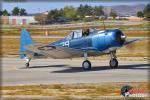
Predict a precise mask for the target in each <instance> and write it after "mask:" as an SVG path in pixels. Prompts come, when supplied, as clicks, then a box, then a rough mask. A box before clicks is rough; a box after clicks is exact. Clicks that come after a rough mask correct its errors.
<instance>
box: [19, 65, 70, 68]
mask: <svg viewBox="0 0 150 100" xmlns="http://www.w3.org/2000/svg"><path fill="white" fill-rule="evenodd" d="M65 66H68V65H48V66H30V67H29V68H26V67H22V68H20V69H32V68H48V67H65Z"/></svg>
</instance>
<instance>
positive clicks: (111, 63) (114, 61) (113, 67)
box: [109, 58, 118, 69]
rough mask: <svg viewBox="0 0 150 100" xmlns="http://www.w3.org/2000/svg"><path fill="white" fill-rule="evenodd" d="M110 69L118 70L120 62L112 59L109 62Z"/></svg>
mask: <svg viewBox="0 0 150 100" xmlns="http://www.w3.org/2000/svg"><path fill="white" fill-rule="evenodd" d="M109 65H110V68H112V69H115V68H118V61H117V59H115V58H112V59H111V60H110V62H109Z"/></svg>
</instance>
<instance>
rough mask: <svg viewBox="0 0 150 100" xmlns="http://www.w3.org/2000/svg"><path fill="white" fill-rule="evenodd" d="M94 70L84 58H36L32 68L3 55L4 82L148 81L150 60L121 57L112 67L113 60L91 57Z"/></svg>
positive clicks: (18, 60)
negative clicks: (84, 67)
mask: <svg viewBox="0 0 150 100" xmlns="http://www.w3.org/2000/svg"><path fill="white" fill-rule="evenodd" d="M91 63H92V66H93V67H92V70H91V71H83V70H82V68H81V64H82V60H81V59H73V60H69V59H63V60H62V59H38V60H32V61H31V63H30V66H31V67H30V68H29V69H26V68H25V67H24V61H23V60H22V59H19V58H2V64H1V66H2V85H19V84H51V83H100V82H147V81H148V71H150V64H149V63H148V62H147V61H123V60H122V61H119V65H120V67H119V68H118V69H110V68H109V67H108V66H109V60H102V61H101V60H91Z"/></svg>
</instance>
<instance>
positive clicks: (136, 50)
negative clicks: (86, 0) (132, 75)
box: [1, 38, 150, 57]
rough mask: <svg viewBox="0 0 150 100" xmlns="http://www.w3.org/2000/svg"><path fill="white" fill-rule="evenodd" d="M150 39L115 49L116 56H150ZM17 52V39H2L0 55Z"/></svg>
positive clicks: (43, 40)
mask: <svg viewBox="0 0 150 100" xmlns="http://www.w3.org/2000/svg"><path fill="white" fill-rule="evenodd" d="M34 40H35V41H37V42H44V43H46V42H53V41H56V40H58V39H34ZM149 43H150V40H141V41H137V42H135V43H132V44H129V45H127V46H126V47H123V48H121V49H119V50H118V51H117V56H118V57H150V55H149ZM18 53H19V39H8V38H5V39H2V40H1V55H16V54H18Z"/></svg>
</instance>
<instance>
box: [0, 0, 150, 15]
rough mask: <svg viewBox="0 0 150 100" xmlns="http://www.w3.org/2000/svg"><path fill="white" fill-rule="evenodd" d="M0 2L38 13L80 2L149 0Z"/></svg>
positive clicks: (137, 0)
mask: <svg viewBox="0 0 150 100" xmlns="http://www.w3.org/2000/svg"><path fill="white" fill-rule="evenodd" d="M33 1H34V0H32V2H31V1H30V2H29V1H27V2H2V9H3V10H4V9H7V10H8V11H9V12H11V11H12V9H13V8H14V7H16V6H17V7H19V8H25V9H26V10H27V12H28V13H38V12H43V11H47V10H51V9H55V8H58V9H60V8H63V7H65V6H67V5H72V6H74V7H78V6H79V5H80V4H88V5H91V6H95V5H102V6H112V5H135V4H148V3H149V0H124V1H123V0H122V1H121V0H101V1H98V0H78V1H75V0H74V1H73V0H70V1H69V0H68V1H65V0H64V1H59V2H56V0H55V1H51V2H48V1H42V0H41V1H42V2H35V1H34V2H33Z"/></svg>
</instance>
